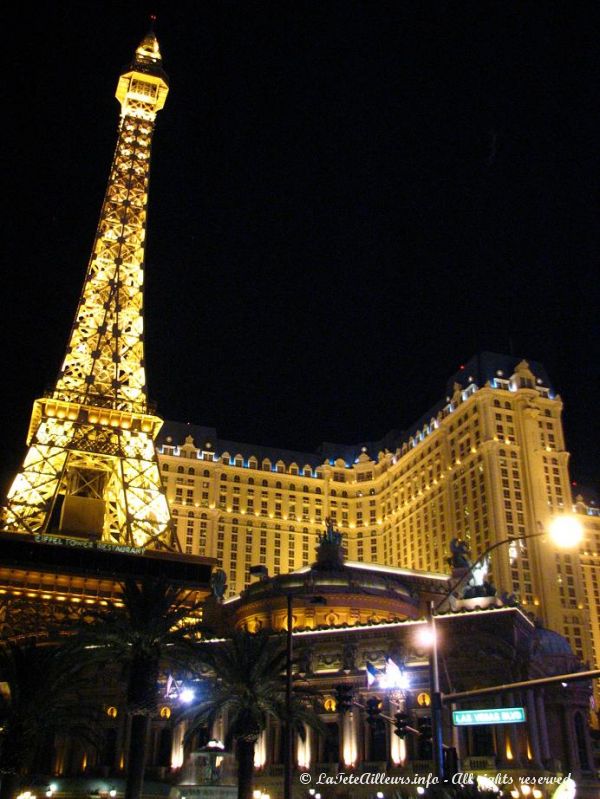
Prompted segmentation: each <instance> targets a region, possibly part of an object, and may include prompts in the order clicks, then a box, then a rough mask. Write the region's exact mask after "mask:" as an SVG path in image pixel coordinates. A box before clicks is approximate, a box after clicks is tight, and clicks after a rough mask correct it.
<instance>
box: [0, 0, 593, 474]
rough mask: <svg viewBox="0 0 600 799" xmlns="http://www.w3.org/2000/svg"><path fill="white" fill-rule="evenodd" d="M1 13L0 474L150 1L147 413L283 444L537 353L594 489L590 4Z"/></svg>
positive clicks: (58, 349) (71, 270)
mask: <svg viewBox="0 0 600 799" xmlns="http://www.w3.org/2000/svg"><path fill="white" fill-rule="evenodd" d="M15 5H16V4H14V5H13V8H12V11H11V12H10V13H9V14H8V16H7V15H6V14H5V15H4V16H3V26H2V27H3V36H2V51H3V54H4V56H5V59H4V75H3V77H4V82H5V84H7V86H8V96H5V99H4V103H3V112H4V125H3V127H4V132H5V134H8V137H9V138H8V144H7V145H6V146H5V149H4V156H5V158H4V159H3V160H4V169H3V172H4V200H5V209H6V210H5V215H4V219H3V235H2V242H3V247H2V250H3V252H4V255H5V266H4V271H3V286H2V288H3V291H2V295H1V308H0V335H1V339H0V340H1V341H2V344H3V346H2V348H1V350H0V357H1V360H2V372H3V375H4V378H5V379H4V381H3V383H4V385H3V391H2V401H3V408H2V411H3V412H2V415H1V417H0V418H1V427H2V434H3V438H2V442H3V444H2V447H3V454H4V458H3V463H2V468H1V475H0V477H1V479H2V486H3V487H4V488H6V487H7V483H8V478H9V476H11V475H12V474H13V473H14V471H15V470H16V469H17V467H18V465H19V463H20V461H21V458H22V456H23V454H24V452H25V435H26V431H27V426H28V423H29V416H30V412H31V405H32V401H33V399H34V398H35V396H36V395H39V394H40V393H41V392H42V391H43V390H44V388H45V387H47V386H50V385H51V384H52V382H53V381H54V379H55V377H56V374H57V371H58V368H59V365H60V363H61V360H62V357H63V352H64V347H65V344H66V341H67V337H68V333H69V330H70V326H71V322H72V318H73V314H74V311H75V307H76V302H77V298H78V295H79V291H80V288H81V285H82V281H83V277H84V274H85V269H86V266H87V260H88V258H89V253H90V248H91V245H92V240H93V236H94V232H95V228H96V223H97V219H98V213H99V209H100V204H101V201H102V196H103V192H104V188H105V184H106V179H107V177H108V170H109V166H110V161H111V157H112V151H113V147H114V144H115V140H116V139H115V137H116V127H117V120H118V104H117V101H116V100H115V99H114V96H113V95H114V90H115V87H116V83H117V78H118V74H119V71H120V69H121V67H122V66H124V65H125V64H126V63H128V62H129V61H130V59H131V57H132V54H133V50H134V48H135V46H136V45H137V44H138V42H139V40H140V39H141V38H142V36H143V34H144V33H145V31H146V29H147V23H146V20H147V18H148V14H149V12H151V11H153V10H155V11H156V13H157V14H158V17H159V18H158V24H157V34H158V37H159V41H160V44H161V49H162V53H163V58H164V64H165V68H166V70H167V72H168V74H169V76H170V79H171V92H170V95H169V97H168V99H167V104H166V107H165V109H164V110H163V111H162V112H161V113H160V114H159V116H158V122H157V131H156V135H155V139H154V150H153V166H152V173H151V190H150V211H149V233H148V249H147V261H146V265H147V272H146V274H147V287H146V330H147V344H146V359H147V364H148V381H149V388H150V395H151V397H152V398H153V399H154V400H156V401H157V403H158V408H159V413H160V414H161V415H162V416H163V417H164V418H170V419H175V420H179V421H191V422H196V423H199V424H206V425H212V426H215V427H216V428H217V430H218V432H219V434H220V435H221V436H222V437H226V438H229V439H233V440H238V441H246V442H256V443H261V444H269V445H274V446H282V447H286V448H296V449H307V450H312V449H314V448H315V447H316V446H317V445H318V444H319V443H320V442H321V441H322V440H328V441H339V442H344V443H352V442H354V441H358V440H361V439H375V438H379V437H381V436H382V435H383V434H384V433H385V432H386V431H387V430H388V429H390V428H404V427H408V426H409V425H410V424H411V423H412V422H413V421H415V420H416V419H417V418H418V417H419V416H421V415H422V414H423V413H424V412H425V411H426V410H427V409H428V408H429V407H430V406H431V405H433V404H434V403H435V402H436V401H437V400H438V399H440V398H441V397H442V396H444V395H445V383H446V380H447V378H448V377H449V376H450V375H451V374H452V373H453V372H454V371H456V369H457V368H458V367H459V365H460V364H461V363H462V362H463V361H466V360H467V359H468V358H469V357H470V356H471V355H472V354H474V353H475V352H476V351H478V350H482V349H489V350H493V351H497V352H511V351H512V352H513V353H514V354H515V355H523V356H525V357H529V358H531V359H535V360H539V361H541V362H542V363H544V364H545V366H546V368H547V370H548V372H549V374H550V376H551V378H552V381H553V384H554V386H555V387H556V388H557V390H558V391H559V392H560V393H561V395H562V396H563V398H564V400H565V426H566V432H567V447H568V449H569V450H570V451H571V452H572V471H573V475H574V478H575V479H577V480H578V481H580V482H583V483H595V484H596V485H597V484H598V481H600V457H599V456H598V444H599V441H598V438H599V436H598V431H599V429H600V424H599V421H598V419H599V414H598V402H597V398H598V395H599V392H600V380H599V372H600V367H599V364H600V343H599V335H598V312H597V309H598V300H599V292H598V260H599V256H600V232H599V231H600V224H599V222H600V219H599V213H598V206H599V186H600V183H599V178H600V168H599V167H600V156H599V154H600V16H599V11H598V4H597V3H595V2H594V3H591V2H590V3H588V4H585V3H577V4H568V3H560V4H559V3H556V4H554V3H540V2H529V3H528V2H497V3H493V2H481V1H480V2H477V3H467V2H453V3H451V2H443V1H442V0H437V2H432V3H427V2H424V0H414V1H413V2H398V1H397V0H396V2H392V3H389V4H388V3H384V2H375V1H374V0H373V1H372V2H356V1H355V0H345V2H327V0H320V1H319V0H311V2H306V1H305V0H295V2H275V1H274V0H273V1H272V2H241V0H238V1H237V2H231V1H229V0H212V2H196V3H186V2H171V3H164V4H163V5H164V8H161V4H160V3H159V4H155V5H154V6H149V5H148V4H147V3H135V2H129V3H125V2H122V3H114V4H112V3H96V2H60V3H46V4H42V8H41V9H38V7H37V5H36V8H35V11H33V10H32V6H31V5H30V4H26V3H22V4H20V5H19V6H18V7H17V8H18V9H19V10H16V8H15Z"/></svg>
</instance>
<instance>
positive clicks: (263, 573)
mask: <svg viewBox="0 0 600 799" xmlns="http://www.w3.org/2000/svg"><path fill="white" fill-rule="evenodd" d="M250 574H251V575H253V576H255V577H260V579H261V580H263V581H266V580H268V579H269V570H268V569H267V567H266V566H264V565H259V566H251V567H250ZM282 593H283V594H285V597H286V602H287V618H286V627H287V629H286V656H285V712H286V720H285V749H284V779H283V796H284V799H292V780H293V773H294V735H293V726H292V677H293V673H292V664H293V655H294V644H293V627H294V617H293V615H292V603H293V601H294V596H298V595H297V594H294V593H293V592H292V591H285V589H282ZM309 602H310V604H311V605H326V604H327V601H326V599H325V598H324V597H322V596H311V597H310V599H309Z"/></svg>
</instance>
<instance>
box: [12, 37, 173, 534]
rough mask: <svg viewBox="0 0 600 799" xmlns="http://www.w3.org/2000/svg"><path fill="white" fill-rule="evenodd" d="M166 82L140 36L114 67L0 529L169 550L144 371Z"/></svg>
mask: <svg viewBox="0 0 600 799" xmlns="http://www.w3.org/2000/svg"><path fill="white" fill-rule="evenodd" d="M167 93H168V80H167V76H166V74H165V72H164V71H163V68H162V57H161V54H160V49H159V46H158V41H157V39H156V36H155V35H154V33H153V32H150V33H149V34H148V35H147V36H146V37H145V38H144V39H143V41H142V43H141V44H140V46H139V47H138V48H137V50H136V51H135V56H134V59H133V62H132V63H131V65H130V66H129V67H128V68H127V69H126V70H125V71H124V72H123V74H121V76H120V78H119V83H118V86H117V91H116V97H117V99H118V100H119V102H120V103H121V117H120V123H119V131H118V139H117V146H116V150H115V155H114V158H113V162H112V167H111V170H110V177H109V179H108V186H107V189H106V194H105V197H104V202H103V204H102V211H101V213H100V222H99V225H98V230H97V232H96V237H95V240H94V246H93V250H92V255H91V258H90V262H89V265H88V269H87V274H86V277H85V282H84V286H83V290H82V293H81V297H80V300H79V305H78V308H77V312H76V315H75V321H74V323H73V328H72V331H71V336H70V339H69V343H68V346H67V351H66V355H65V359H64V362H63V365H62V369H61V371H60V373H59V376H58V379H57V381H56V384H55V386H54V388H53V389H52V390H51V391H50V392H48V393H47V394H46V395H45V396H44V397H43V398H41V399H37V400H36V401H35V403H34V408H33V414H32V418H31V423H30V427H29V434H28V438H27V444H28V446H29V450H28V452H27V455H26V457H25V460H24V463H23V466H22V469H21V471H20V472H19V474H18V475H17V477H16V478H15V480H14V482H13V485H12V487H11V489H10V491H9V494H8V502H7V507H6V509H5V513H4V519H3V527H4V529H5V530H8V531H13V532H24V533H60V534H62V535H66V536H80V537H85V538H87V537H89V538H96V539H100V540H102V541H105V542H107V543H113V544H124V545H129V546H138V547H139V546H143V547H154V548H167V549H175V548H177V539H176V536H175V534H174V532H173V526H172V523H171V517H170V512H169V507H168V504H167V499H166V496H165V493H164V490H163V487H162V485H161V479H160V472H159V468H158V461H157V458H156V451H155V448H154V439H155V437H156V435H157V433H158V431H159V429H160V427H161V425H162V420H161V419H159V418H158V417H157V416H156V415H155V414H154V413H153V412H152V410H151V408H149V406H148V399H147V393H146V374H145V368H144V333H143V283H144V248H145V236H146V208H147V203H148V178H149V170H150V146H151V142H152V134H153V131H154V123H155V119H156V113H157V111H159V110H160V109H161V108H162V107H163V106H164V104H165V99H166V96H167Z"/></svg>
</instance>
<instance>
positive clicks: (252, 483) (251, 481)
mask: <svg viewBox="0 0 600 799" xmlns="http://www.w3.org/2000/svg"><path fill="white" fill-rule="evenodd" d="M248 485H249V486H253V485H254V477H249V478H248Z"/></svg>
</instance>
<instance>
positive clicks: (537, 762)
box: [526, 689, 542, 768]
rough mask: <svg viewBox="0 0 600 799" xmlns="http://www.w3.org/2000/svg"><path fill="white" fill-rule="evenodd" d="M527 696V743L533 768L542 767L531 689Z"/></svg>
mask: <svg viewBox="0 0 600 799" xmlns="http://www.w3.org/2000/svg"><path fill="white" fill-rule="evenodd" d="M526 696H527V729H528V730H529V743H530V744H531V754H532V755H533V764H532V765H533V766H534V768H542V753H541V750H540V736H539V729H538V720H537V713H536V710H535V697H534V694H533V691H532V690H531V689H529V690H528V691H527V692H526Z"/></svg>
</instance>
